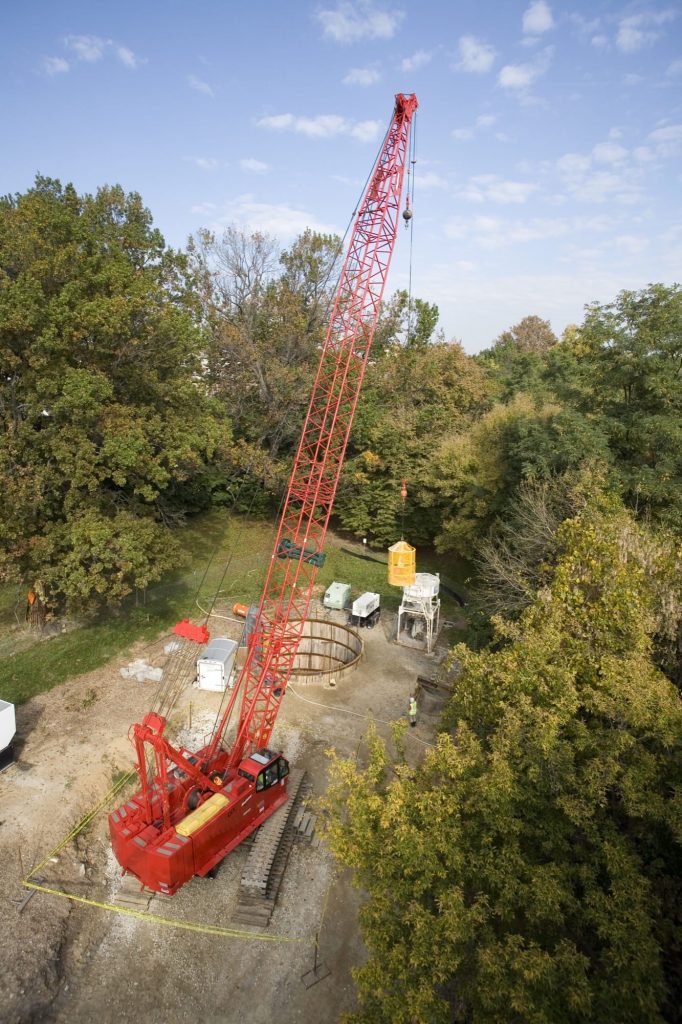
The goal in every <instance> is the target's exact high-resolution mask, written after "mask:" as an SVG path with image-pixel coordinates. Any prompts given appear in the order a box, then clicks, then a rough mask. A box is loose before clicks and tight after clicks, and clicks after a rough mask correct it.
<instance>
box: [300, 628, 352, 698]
mask: <svg viewBox="0 0 682 1024" xmlns="http://www.w3.org/2000/svg"><path fill="white" fill-rule="evenodd" d="M363 646H364V645H363V642H362V640H361V638H360V636H359V635H358V634H357V633H356V632H355V630H354V629H349V628H348V626H343V625H341V624H340V623H338V622H330V621H329V620H328V619H307V620H306V622H305V625H304V626H303V635H302V637H301V642H300V644H299V648H298V652H297V654H296V659H295V661H294V665H293V669H292V672H291V676H290V679H291V682H292V683H326V684H327V685H329V686H333V685H336V684H337V683H338V682H339V680H340V679H341V678H342V677H343V676H344V675H346V674H347V673H349V672H352V671H353V670H354V669H355V668H357V665H358V662H359V661H360V658H361V657H362V650H363Z"/></svg>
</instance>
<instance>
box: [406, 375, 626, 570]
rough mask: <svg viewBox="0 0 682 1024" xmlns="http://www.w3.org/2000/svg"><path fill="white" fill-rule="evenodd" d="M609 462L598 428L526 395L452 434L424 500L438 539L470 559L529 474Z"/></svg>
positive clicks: (439, 452) (429, 476)
mask: <svg viewBox="0 0 682 1024" xmlns="http://www.w3.org/2000/svg"><path fill="white" fill-rule="evenodd" d="M607 461H608V450H607V447H606V443H605V440H604V438H603V437H602V436H601V434H600V432H599V430H598V429H597V427H596V426H595V425H594V424H593V423H591V422H590V421H589V420H588V419H586V418H585V417H584V416H583V415H582V414H580V413H577V412H574V411H573V410H571V409H562V408H561V406H559V405H558V404H556V403H547V404H544V405H541V406H538V405H537V404H536V402H535V401H534V400H533V399H531V398H529V397H528V396H527V395H523V394H519V395H517V396H516V397H515V398H514V399H513V400H512V401H510V402H509V403H508V404H507V405H500V404H498V405H494V406H493V408H492V409H490V411H489V412H487V413H485V415H483V416H482V417H481V418H480V419H478V420H476V421H475V422H474V423H473V424H471V426H470V427H469V428H468V429H466V430H463V431H462V432H459V433H453V434H450V435H448V436H446V437H445V438H444V439H443V441H442V442H441V444H440V445H439V446H438V447H437V448H436V450H435V451H434V453H433V455H432V457H431V459H430V462H429V466H428V470H427V473H426V482H425V494H424V501H425V502H427V501H428V502H430V503H431V504H432V505H433V507H434V509H435V513H436V516H437V518H439V519H440V522H441V529H440V531H439V532H438V534H437V536H436V544H437V546H438V547H439V549H440V550H442V551H447V550H452V551H456V552H458V553H459V554H461V555H462V556H463V557H465V558H470V557H471V554H472V551H473V549H474V547H475V546H476V544H477V543H478V541H479V540H480V539H482V538H483V537H485V536H486V535H487V534H488V532H489V530H490V529H491V527H492V526H493V525H494V523H495V521H496V519H497V517H499V516H500V515H503V514H504V513H505V510H506V509H507V507H508V505H509V502H510V501H511V500H512V498H513V496H514V495H515V493H516V490H517V488H518V487H519V486H520V485H521V484H522V483H523V482H524V481H541V480H547V479H549V478H551V477H552V476H555V475H557V474H562V473H565V472H566V471H567V470H569V469H575V468H577V467H579V466H580V465H581V464H582V463H584V462H591V463H595V464H597V463H600V462H607Z"/></svg>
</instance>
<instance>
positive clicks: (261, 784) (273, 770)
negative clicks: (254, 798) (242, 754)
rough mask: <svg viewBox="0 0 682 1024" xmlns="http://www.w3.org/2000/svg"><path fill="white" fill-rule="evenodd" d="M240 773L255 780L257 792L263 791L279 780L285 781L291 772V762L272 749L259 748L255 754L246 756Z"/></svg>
mask: <svg viewBox="0 0 682 1024" xmlns="http://www.w3.org/2000/svg"><path fill="white" fill-rule="evenodd" d="M273 758H274V760H273ZM239 774H240V775H241V777H242V778H243V779H248V781H249V782H255V783H256V792H257V793H262V792H263V790H266V789H270V787H271V786H275V785H277V783H278V782H281V783H284V780H285V779H286V777H287V775H288V774H289V762H288V761H287V759H286V758H285V757H281V756H279V757H278V756H277V754H276V753H274V752H273V751H272V750H265V749H263V750H257V751H256V753H255V754H251V755H250V756H249V757H246V758H244V760H243V761H242V763H241V766H240V768H239Z"/></svg>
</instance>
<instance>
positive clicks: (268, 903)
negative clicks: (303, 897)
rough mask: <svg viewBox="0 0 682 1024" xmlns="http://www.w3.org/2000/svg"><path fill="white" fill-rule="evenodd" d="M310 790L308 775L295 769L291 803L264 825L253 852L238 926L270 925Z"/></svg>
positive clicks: (239, 905)
mask: <svg viewBox="0 0 682 1024" xmlns="http://www.w3.org/2000/svg"><path fill="white" fill-rule="evenodd" d="M307 788H308V787H307V784H306V781H305V772H304V771H301V770H299V769H297V768H292V770H291V772H290V773H289V783H288V790H289V799H288V800H287V802H286V803H285V804H284V805H283V806H282V807H280V808H279V810H278V811H275V813H274V814H273V815H272V816H271V817H270V818H268V820H267V821H266V822H265V823H264V824H263V825H261V827H260V828H259V829H258V831H257V832H256V834H255V837H254V841H253V845H252V847H251V849H250V850H249V855H248V858H247V861H246V865H245V867H244V872H243V874H242V879H241V884H240V887H239V900H238V903H237V907H236V909H235V912H234V914H233V915H232V920H233V921H234V922H235V924H247V925H254V926H256V927H258V928H266V927H267V926H268V924H269V923H270V918H271V916H272V912H273V910H274V909H275V900H276V899H277V893H278V892H279V887H280V884H281V882H282V877H283V875H284V868H285V867H286V863H287V859H288V857H289V852H290V850H291V847H292V845H293V841H294V836H295V834H296V830H295V827H294V821H295V819H296V816H297V813H298V811H299V806H300V803H301V800H302V799H303V798H304V796H305V794H306V792H307Z"/></svg>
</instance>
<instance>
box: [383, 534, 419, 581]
mask: <svg viewBox="0 0 682 1024" xmlns="http://www.w3.org/2000/svg"><path fill="white" fill-rule="evenodd" d="M416 571H417V552H416V551H415V549H414V548H413V547H412V545H411V544H408V543H407V541H404V540H399V541H398V542H397V543H396V544H392V545H391V547H390V548H389V549H388V582H389V583H390V584H391V586H392V587H411V586H412V584H413V583H414V579H415V573H416Z"/></svg>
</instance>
